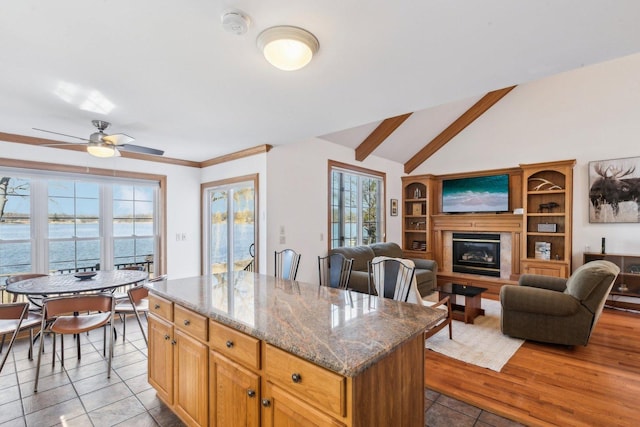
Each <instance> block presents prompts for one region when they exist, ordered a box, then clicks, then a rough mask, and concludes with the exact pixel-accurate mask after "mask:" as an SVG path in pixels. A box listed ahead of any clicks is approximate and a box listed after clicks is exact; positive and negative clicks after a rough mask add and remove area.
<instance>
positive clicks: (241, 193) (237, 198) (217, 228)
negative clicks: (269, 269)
mask: <svg viewBox="0 0 640 427" xmlns="http://www.w3.org/2000/svg"><path fill="white" fill-rule="evenodd" d="M205 200H206V202H207V211H208V215H207V216H208V217H209V221H208V223H207V227H208V229H207V230H206V231H205V234H206V236H207V241H208V248H207V249H208V250H207V253H208V265H207V266H206V268H207V269H208V270H209V271H207V272H206V273H207V274H215V273H221V272H225V271H228V270H232V271H238V270H243V269H245V268H248V266H249V265H250V264H251V263H253V262H254V260H253V255H254V254H255V252H254V249H253V245H254V243H255V234H256V227H255V205H256V203H255V185H254V181H246V182H240V183H234V184H227V185H219V186H214V187H212V188H209V189H207V190H206V192H205ZM230 218H232V220H231V221H230V220H229V219H230ZM256 271H257V269H256Z"/></svg>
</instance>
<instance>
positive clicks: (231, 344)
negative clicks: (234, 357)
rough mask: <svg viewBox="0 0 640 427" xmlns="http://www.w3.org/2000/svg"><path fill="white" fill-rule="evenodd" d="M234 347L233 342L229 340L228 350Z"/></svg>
mask: <svg viewBox="0 0 640 427" xmlns="http://www.w3.org/2000/svg"><path fill="white" fill-rule="evenodd" d="M231 347H233V341H231V340H229V341H227V348H231Z"/></svg>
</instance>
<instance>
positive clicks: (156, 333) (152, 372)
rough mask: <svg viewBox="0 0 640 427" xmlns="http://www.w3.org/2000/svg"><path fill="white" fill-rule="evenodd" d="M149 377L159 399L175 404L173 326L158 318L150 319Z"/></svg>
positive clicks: (152, 317) (168, 403) (151, 317)
mask: <svg viewBox="0 0 640 427" xmlns="http://www.w3.org/2000/svg"><path fill="white" fill-rule="evenodd" d="M147 324H148V340H149V348H148V353H149V358H148V369H147V372H148V377H149V384H151V385H152V386H153V388H155V389H156V392H157V393H158V397H159V398H160V399H161V400H162V401H163V402H165V403H166V404H167V405H172V404H173V344H171V342H172V340H173V338H172V336H173V325H172V324H171V323H169V322H167V321H165V320H162V319H160V318H159V317H156V316H153V315H152V316H149V318H148V322H147Z"/></svg>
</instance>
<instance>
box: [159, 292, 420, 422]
mask: <svg viewBox="0 0 640 427" xmlns="http://www.w3.org/2000/svg"><path fill="white" fill-rule="evenodd" d="M149 302H150V305H151V306H153V307H156V306H158V308H157V309H156V310H155V311H154V312H152V313H151V314H150V315H149V322H148V323H149V382H150V383H151V385H152V386H153V387H154V388H155V389H156V391H157V392H158V397H159V398H160V399H161V400H162V401H163V402H164V403H166V404H167V405H168V406H169V407H170V408H171V409H172V410H173V411H174V412H175V413H176V414H177V415H178V416H179V417H180V419H181V420H182V421H184V422H185V423H186V424H187V425H210V426H215V427H236V426H248V427H257V426H268V427H280V426H301V427H302V426H305V427H306V426H334V427H347V426H348V427H365V426H366V427H369V426H387V425H403V426H415V427H418V426H423V425H424V338H423V336H422V334H418V335H416V336H415V337H413V338H410V339H408V340H407V341H406V342H404V343H402V344H400V345H398V346H397V347H395V348H394V349H393V350H392V351H391V352H389V353H388V354H386V355H385V356H384V357H383V358H382V359H381V360H377V361H376V362H375V363H374V364H373V365H371V366H369V367H367V369H365V370H364V371H362V372H359V373H358V374H357V375H355V376H353V377H348V376H345V375H341V374H339V373H337V372H334V371H331V370H329V369H325V368H324V367H321V366H319V365H317V364H315V363H312V362H310V361H308V360H306V359H303V358H300V357H298V356H296V355H294V354H291V353H289V352H287V351H284V350H282V349H280V348H277V347H275V346H273V345H271V344H267V343H266V342H265V341H263V340H260V339H258V338H255V337H253V336H250V335H247V334H245V333H243V332H240V331H238V330H236V329H233V328H231V327H229V326H226V325H223V324H221V323H219V322H217V321H214V320H212V319H207V318H205V317H204V316H202V315H200V314H197V313H194V312H192V311H190V310H188V309H185V308H184V307H181V306H180V305H178V304H173V303H171V302H168V301H167V300H164V299H162V298H160V297H157V296H156V295H154V294H150V301H149ZM167 303H168V305H167ZM169 319H173V320H172V321H171V320H169ZM407 367H411V373H409V372H408V371H407ZM380 390H384V392H380Z"/></svg>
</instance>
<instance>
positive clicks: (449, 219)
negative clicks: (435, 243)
mask: <svg viewBox="0 0 640 427" xmlns="http://www.w3.org/2000/svg"><path fill="white" fill-rule="evenodd" d="M431 221H432V226H433V230H434V231H489V232H491V231H494V232H518V233H520V232H522V215H515V214H451V215H432V216H431Z"/></svg>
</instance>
